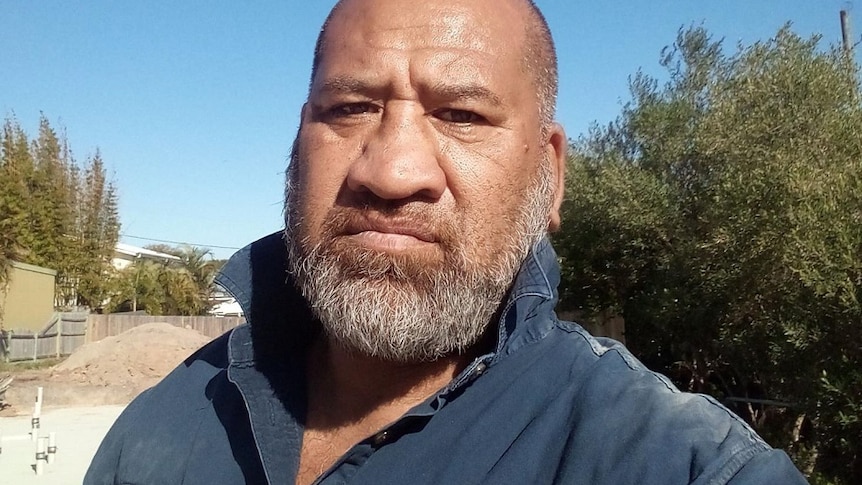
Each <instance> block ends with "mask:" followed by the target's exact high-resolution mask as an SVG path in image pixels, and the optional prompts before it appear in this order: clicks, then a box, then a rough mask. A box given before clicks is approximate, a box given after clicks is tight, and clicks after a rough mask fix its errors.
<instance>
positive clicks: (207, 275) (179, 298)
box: [106, 244, 218, 315]
mask: <svg viewBox="0 0 862 485" xmlns="http://www.w3.org/2000/svg"><path fill="white" fill-rule="evenodd" d="M148 249H152V250H154V251H159V252H162V253H166V254H171V255H175V256H178V257H179V258H180V262H179V263H177V264H163V263H155V262H152V261H139V262H136V263H135V264H133V265H132V266H130V267H129V268H126V269H124V270H122V271H120V272H118V273H116V274H115V276H114V278H113V282H112V288H113V290H112V292H111V294H110V298H109V303H108V305H107V307H106V310H107V311H108V312H114V311H135V310H144V311H146V312H148V313H150V314H151V315H205V314H206V313H207V311H209V309H210V307H211V296H212V284H213V279H214V278H215V273H216V270H217V268H218V266H217V265H216V263H215V262H214V261H213V260H212V258H211V252H210V250H209V249H207V248H199V247H195V246H188V245H183V246H180V247H171V246H166V245H161V244H159V245H151V246H149V247H148Z"/></svg>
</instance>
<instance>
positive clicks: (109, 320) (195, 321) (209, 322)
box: [87, 313, 245, 342]
mask: <svg viewBox="0 0 862 485" xmlns="http://www.w3.org/2000/svg"><path fill="white" fill-rule="evenodd" d="M87 320H88V326H87V342H97V341H99V340H102V339H103V338H106V337H112V336H114V335H119V334H121V333H123V332H125V331H126V330H130V329H132V328H134V327H137V326H139V325H145V324H147V323H156V322H165V323H170V324H171V325H174V326H176V327H182V328H190V329H192V330H196V331H198V332H200V333H202V334H203V335H206V336H207V337H209V338H211V339H213V338H216V337H218V336H219V335H221V334H223V333H225V332H227V331H228V330H230V329H232V328H234V327H236V326H237V325H239V324H241V323H243V322H244V321H245V318H243V317H179V316H152V315H124V314H121V313H114V314H108V315H90V317H89V318H88V319H87Z"/></svg>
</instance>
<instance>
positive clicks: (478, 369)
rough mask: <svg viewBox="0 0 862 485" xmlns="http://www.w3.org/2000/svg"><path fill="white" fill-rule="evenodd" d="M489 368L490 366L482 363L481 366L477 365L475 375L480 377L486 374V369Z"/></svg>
mask: <svg viewBox="0 0 862 485" xmlns="http://www.w3.org/2000/svg"><path fill="white" fill-rule="evenodd" d="M487 368H488V366H487V365H485V363H484V362H480V363H479V365H477V366H476V368H475V369H474V370H473V375H474V376H476V377H479V376H481V375H482V374H484V373H485V369H487Z"/></svg>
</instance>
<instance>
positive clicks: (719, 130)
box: [555, 27, 862, 483]
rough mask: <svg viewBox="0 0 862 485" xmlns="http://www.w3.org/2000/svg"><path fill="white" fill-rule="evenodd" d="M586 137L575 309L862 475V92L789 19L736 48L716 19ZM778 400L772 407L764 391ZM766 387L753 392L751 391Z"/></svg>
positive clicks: (637, 81)
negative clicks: (713, 31) (611, 323)
mask: <svg viewBox="0 0 862 485" xmlns="http://www.w3.org/2000/svg"><path fill="white" fill-rule="evenodd" d="M662 64H663V65H664V66H665V67H666V68H667V69H668V73H669V81H668V82H667V83H666V84H664V85H662V86H659V83H658V82H657V81H656V80H654V79H651V78H649V77H647V76H645V75H643V74H640V73H639V74H637V75H635V76H634V77H633V78H632V80H631V91H632V97H633V99H632V101H631V102H630V103H628V104H627V105H626V106H625V107H624V109H623V112H622V114H621V116H620V117H619V119H618V120H617V121H615V122H614V123H612V124H610V125H609V126H607V127H604V128H598V127H596V128H594V129H593V130H591V132H590V133H589V134H588V135H587V136H584V137H582V138H581V139H579V140H578V141H577V142H576V143H574V144H573V146H572V154H571V157H570V166H569V175H568V188H569V190H568V198H567V201H566V205H565V207H564V219H563V232H562V233H560V234H559V235H558V236H557V237H556V238H555V239H556V247H557V248H558V250H559V252H560V256H561V258H562V262H563V280H564V285H563V287H564V290H563V292H562V295H561V297H562V298H561V300H562V305H563V306H564V307H569V308H576V309H580V310H582V311H585V312H587V313H588V314H593V315H598V314H600V313H602V312H607V311H614V312H617V313H619V314H620V315H622V316H623V317H624V318H625V322H626V340H627V344H628V345H629V346H630V347H631V348H632V350H633V351H635V352H636V353H637V354H638V355H639V356H640V357H641V358H642V360H644V361H645V362H646V363H647V364H649V365H651V366H652V367H655V368H658V369H660V370H662V371H663V372H665V373H667V374H669V375H670V376H671V377H672V378H673V379H674V380H675V381H676V382H677V383H678V385H680V387H682V388H684V389H688V390H693V391H698V392H708V393H711V394H713V395H715V396H716V397H718V398H719V399H722V400H725V402H726V403H727V404H728V405H729V406H731V407H732V408H733V409H734V411H736V412H737V413H739V414H740V415H741V416H743V417H744V418H745V419H747V420H748V421H749V422H751V423H752V424H754V425H755V426H756V427H757V428H758V430H759V431H760V432H761V433H762V434H763V435H764V436H765V437H767V438H768V439H769V440H770V441H771V442H772V443H773V444H775V445H777V446H781V447H784V448H785V449H787V450H788V451H789V452H790V453H791V455H792V456H794V459H795V460H796V462H797V464H798V465H799V466H800V468H802V469H803V470H804V471H806V472H807V473H809V474H810V475H811V476H812V479H814V478H815V477H816V479H817V481H818V482H821V483H828V482H830V481H837V482H838V483H840V482H841V481H847V482H852V483H857V482H860V481H862V438H860V437H862V346H860V345H859V343H858V339H859V336H860V334H862V305H860V297H862V129H860V127H862V103H860V100H862V91H860V86H859V77H858V70H857V67H856V66H855V65H854V64H853V62H852V61H851V60H850V59H849V57H848V56H846V55H845V54H844V53H843V52H841V51H839V50H831V51H825V52H824V51H822V50H819V49H818V39H817V38H812V39H802V38H800V37H798V36H796V35H794V34H793V33H792V32H791V31H790V29H789V28H788V27H785V28H783V29H782V30H780V31H779V32H778V33H777V34H776V36H775V37H774V38H773V39H771V40H769V41H767V42H758V43H756V44H754V45H751V46H740V47H739V48H738V50H737V51H736V52H735V53H734V54H733V55H726V54H725V52H724V50H723V49H722V48H721V44H720V43H719V42H713V41H712V40H711V39H710V37H709V35H708V34H707V33H706V31H704V30H703V29H701V28H693V29H689V30H685V31H681V32H680V34H679V36H678V39H677V41H676V43H675V44H674V45H673V46H672V47H671V48H668V49H666V50H665V52H664V53H663V56H662ZM759 399H766V400H768V401H769V402H772V403H773V405H763V404H762V403H760V401H757V400H759ZM752 400H754V401H752Z"/></svg>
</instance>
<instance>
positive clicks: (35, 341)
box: [33, 333, 39, 362]
mask: <svg viewBox="0 0 862 485" xmlns="http://www.w3.org/2000/svg"><path fill="white" fill-rule="evenodd" d="M37 360H39V334H38V333H34V334H33V361H34V362H35V361H37Z"/></svg>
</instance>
